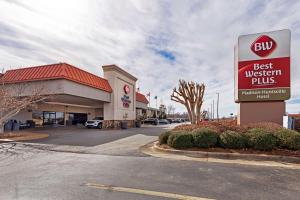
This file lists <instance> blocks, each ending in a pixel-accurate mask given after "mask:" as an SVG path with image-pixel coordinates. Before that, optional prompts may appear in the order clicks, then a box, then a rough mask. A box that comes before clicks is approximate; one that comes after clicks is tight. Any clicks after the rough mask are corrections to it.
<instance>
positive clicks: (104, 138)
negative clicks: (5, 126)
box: [26, 125, 169, 146]
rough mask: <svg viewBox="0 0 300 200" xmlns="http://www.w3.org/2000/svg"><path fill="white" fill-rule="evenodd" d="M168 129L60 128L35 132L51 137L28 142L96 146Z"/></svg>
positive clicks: (158, 132) (157, 133)
mask: <svg viewBox="0 0 300 200" xmlns="http://www.w3.org/2000/svg"><path fill="white" fill-rule="evenodd" d="M168 128H169V126H166V125H162V126H147V127H142V128H131V129H126V130H99V129H86V128H77V127H59V128H49V129H40V130H34V132H38V133H47V134H49V137H48V138H44V139H38V140H32V141H26V142H32V143H41V144H55V145H74V146H96V145H100V144H104V143H108V142H113V141H115V140H119V139H122V138H126V137H129V136H133V135H137V134H142V135H147V136H158V135H159V134H160V133H162V132H163V131H166V129H168Z"/></svg>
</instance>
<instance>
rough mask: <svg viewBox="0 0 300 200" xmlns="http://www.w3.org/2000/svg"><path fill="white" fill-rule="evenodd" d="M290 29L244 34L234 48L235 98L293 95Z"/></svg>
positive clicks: (253, 98) (254, 99)
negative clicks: (291, 90)
mask: <svg viewBox="0 0 300 200" xmlns="http://www.w3.org/2000/svg"><path fill="white" fill-rule="evenodd" d="M290 35H291V34H290V31H289V30H280V31H274V32H268V33H259V34H251V35H243V36H240V37H239V39H238V45H237V48H236V49H235V100H236V102H243V101H282V100H287V99H289V98H290Z"/></svg>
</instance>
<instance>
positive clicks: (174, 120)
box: [173, 118, 182, 123]
mask: <svg viewBox="0 0 300 200" xmlns="http://www.w3.org/2000/svg"><path fill="white" fill-rule="evenodd" d="M181 122H182V121H181V120H180V119H178V118H177V119H173V123H181Z"/></svg>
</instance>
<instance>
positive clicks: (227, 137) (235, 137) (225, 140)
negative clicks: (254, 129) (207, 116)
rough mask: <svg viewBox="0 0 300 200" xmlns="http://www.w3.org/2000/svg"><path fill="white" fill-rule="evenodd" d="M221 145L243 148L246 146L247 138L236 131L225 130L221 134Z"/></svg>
mask: <svg viewBox="0 0 300 200" xmlns="http://www.w3.org/2000/svg"><path fill="white" fill-rule="evenodd" d="M220 145H221V146H222V147H224V148H231V149H242V148H245V147H246V138H245V137H244V135H243V134H240V133H238V132H236V131H225V132H223V133H222V134H221V135H220Z"/></svg>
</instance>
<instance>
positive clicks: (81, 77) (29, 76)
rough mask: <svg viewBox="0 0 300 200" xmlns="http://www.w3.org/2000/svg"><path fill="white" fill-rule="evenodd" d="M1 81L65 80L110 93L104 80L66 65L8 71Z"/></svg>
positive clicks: (109, 88) (110, 90)
mask: <svg viewBox="0 0 300 200" xmlns="http://www.w3.org/2000/svg"><path fill="white" fill-rule="evenodd" d="M1 79H2V81H4V82H5V83H19V82H27V81H38V80H49V79H67V80H70V81H73V82H76V83H80V84H83V85H87V86H90V87H93V88H97V89H100V90H103V91H106V92H110V93H111V92H112V88H111V87H110V85H109V83H108V81H107V80H106V79H104V78H101V77H99V76H96V75H94V74H91V73H89V72H86V71H84V70H82V69H79V68H77V67H74V66H72V65H70V64H67V63H57V64H50V65H43V66H36V67H28V68H20V69H15V70H8V71H7V72H6V73H5V74H4V75H3V76H2V78H1Z"/></svg>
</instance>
